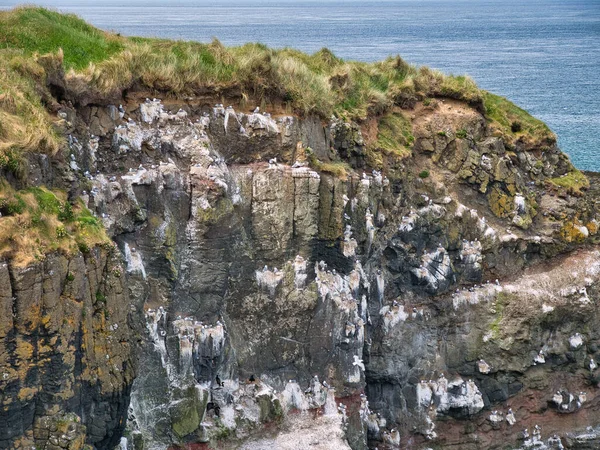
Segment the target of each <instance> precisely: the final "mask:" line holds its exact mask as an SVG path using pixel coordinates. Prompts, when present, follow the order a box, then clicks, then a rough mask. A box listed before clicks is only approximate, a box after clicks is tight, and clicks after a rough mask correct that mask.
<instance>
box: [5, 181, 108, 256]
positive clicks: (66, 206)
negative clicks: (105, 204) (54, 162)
mask: <svg viewBox="0 0 600 450" xmlns="http://www.w3.org/2000/svg"><path fill="white" fill-rule="evenodd" d="M0 213H1V214H2V220H0V257H6V256H10V257H11V258H12V259H13V260H14V261H15V262H16V264H21V265H26V264H28V263H30V262H32V261H39V260H42V259H43V258H44V256H45V255H46V254H48V253H49V252H52V251H60V252H63V253H65V254H67V255H69V254H73V253H74V252H76V251H78V250H81V247H82V245H85V246H87V247H88V248H89V247H90V246H92V245H96V244H101V243H105V242H108V237H107V236H106V234H105V232H104V229H103V228H102V226H101V224H100V222H99V221H98V220H97V219H96V218H95V217H93V216H92V215H91V213H90V211H89V210H88V209H87V208H85V207H84V206H83V204H81V203H79V204H77V205H75V206H73V205H71V204H70V203H69V202H68V201H67V200H66V194H65V193H64V192H57V191H50V190H48V189H45V188H40V187H32V188H28V189H22V190H19V191H17V190H15V189H14V188H12V187H11V186H10V185H9V184H8V183H7V182H6V181H0Z"/></svg>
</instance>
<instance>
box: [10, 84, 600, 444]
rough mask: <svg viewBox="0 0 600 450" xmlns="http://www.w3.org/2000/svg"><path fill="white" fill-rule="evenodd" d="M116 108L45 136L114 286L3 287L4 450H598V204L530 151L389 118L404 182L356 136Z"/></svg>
mask: <svg viewBox="0 0 600 450" xmlns="http://www.w3.org/2000/svg"><path fill="white" fill-rule="evenodd" d="M125 100H126V101H124V102H123V103H124V106H121V107H119V106H117V105H108V106H107V105H88V106H78V107H72V106H70V105H68V104H66V103H65V104H63V106H62V109H61V110H60V112H59V114H61V115H62V116H63V117H64V118H65V120H66V121H67V122H68V127H69V128H68V129H67V133H68V134H69V150H68V152H66V154H65V155H64V156H65V159H66V160H67V161H69V165H70V168H69V169H65V170H66V173H68V176H67V177H70V178H68V181H69V186H70V189H71V191H70V195H71V196H72V197H73V198H77V197H80V198H82V199H83V201H84V202H85V203H86V204H87V206H88V207H89V208H90V209H91V210H92V211H94V212H95V213H96V214H97V215H98V217H101V218H102V221H103V223H104V226H105V227H106V228H107V230H108V232H109V234H110V236H111V237H112V238H113V239H114V241H115V242H116V245H117V247H118V249H119V251H120V255H122V261H123V264H124V266H123V270H122V271H121V270H120V267H121V266H120V264H121V263H120V262H119V258H117V255H116V254H112V255H109V254H108V253H107V251H106V250H102V249H96V250H94V251H93V252H92V253H91V254H88V255H83V256H80V257H78V258H75V259H73V260H71V261H69V260H66V259H65V258H62V257H60V256H56V257H50V258H49V259H47V260H46V261H45V262H43V263H40V264H37V265H34V266H31V267H27V268H25V269H15V268H11V265H10V261H7V262H6V263H5V264H4V266H3V267H4V269H2V268H0V279H2V280H5V281H2V283H0V286H2V289H0V296H2V297H1V299H2V301H1V302H0V304H1V305H3V306H2V307H3V308H5V310H6V311H5V313H4V314H3V315H2V316H3V317H4V319H3V322H1V324H2V327H1V328H0V338H2V339H3V344H2V345H3V347H0V348H1V349H2V352H0V357H1V358H3V359H2V360H1V363H0V366H1V367H2V368H3V370H6V371H7V372H6V373H5V375H4V377H5V378H4V379H3V380H2V381H0V382H1V383H3V384H2V389H3V391H2V393H3V394H2V395H3V396H2V399H3V408H4V409H3V410H2V414H4V417H6V419H5V420H4V421H3V422H2V423H6V425H5V426H4V428H0V431H1V433H0V437H1V438H2V439H3V440H2V441H0V442H3V443H4V444H3V445H5V446H6V447H8V448H12V447H14V448H20V446H21V447H24V446H25V445H30V443H31V442H34V443H35V445H39V446H40V447H41V448H56V446H59V447H61V448H73V449H75V448H81V445H83V442H84V440H85V442H86V443H88V444H91V445H95V446H96V447H97V448H102V449H104V448H111V446H114V445H116V443H117V441H118V439H119V438H120V436H121V431H122V430H123V428H124V427H125V409H126V408H127V406H128V405H129V411H128V417H127V428H128V430H127V436H128V438H127V440H123V441H122V443H121V445H122V446H129V447H132V448H136V449H140V448H144V449H162V448H190V449H191V448H209V447H213V446H220V448H247V449H262V448H290V449H292V448H300V447H304V446H312V447H314V448H322V449H341V448H353V449H363V448H375V447H378V448H380V449H381V448H390V449H391V448H402V449H404V448H411V449H413V448H414V449H426V448H448V449H450V448H456V449H458V448H460V449H491V448H498V449H499V448H565V447H566V448H578V449H584V448H596V447H597V446H598V445H600V440H599V438H598V437H597V434H596V431H595V428H594V427H596V426H598V425H599V424H600V419H599V416H598V412H597V411H598V407H599V404H598V399H597V392H598V387H597V383H598V378H597V371H596V360H597V359H598V358H599V356H598V355H597V353H598V343H599V341H598V340H599V338H600V336H599V334H598V323H599V321H600V318H599V317H598V316H597V313H596V303H597V301H598V300H599V294H598V287H597V286H598V278H599V277H600V252H599V251H598V250H597V249H596V248H595V247H594V245H593V244H594V242H596V241H597V238H596V233H597V231H598V222H597V220H598V218H597V217H596V214H597V213H596V211H597V208H596V202H597V199H599V198H600V197H598V196H597V195H596V194H597V193H596V192H595V185H594V181H595V180H596V178H595V175H593V174H590V177H591V180H592V188H591V189H590V191H589V192H587V193H585V192H579V191H574V190H572V189H571V190H568V189H566V188H565V187H564V185H565V183H561V182H559V181H560V180H563V181H565V180H567V179H569V177H572V176H573V173H574V172H573V168H572V166H571V165H570V163H569V161H568V159H567V158H566V157H565V156H564V155H563V154H562V153H560V151H559V149H558V148H557V147H556V146H555V144H554V143H553V142H540V143H536V144H535V145H532V144H531V143H525V142H519V141H516V142H515V143H508V142H506V141H505V139H503V137H502V136H500V135H497V134H496V133H494V130H492V129H491V128H490V127H489V126H488V124H487V122H486V120H485V118H484V116H483V115H482V114H481V112H479V111H477V110H475V109H473V108H471V107H469V106H467V105H465V104H463V103H460V102H456V101H452V100H448V99H446V100H443V99H439V100H437V101H433V102H428V103H427V105H425V104H424V103H418V104H416V105H415V106H414V107H413V108H412V109H410V110H399V109H398V110H397V111H395V112H394V118H395V119H397V120H402V121H403V123H408V124H409V128H410V130H409V132H410V134H411V135H412V136H414V145H413V151H412V153H411V154H410V155H409V156H399V155H397V154H395V153H393V152H392V153H385V152H380V153H378V154H376V155H373V148H374V146H373V141H374V139H375V137H374V136H377V134H378V127H381V122H379V123H378V122H377V121H376V120H375V121H371V122H369V121H367V122H366V123H363V124H354V123H345V122H344V121H342V120H339V119H332V120H331V121H329V122H321V121H320V120H318V119H316V118H310V117H309V118H300V117H296V116H293V115H286V114H284V113H282V111H279V114H275V113H274V114H273V116H271V115H269V114H267V113H263V112H254V113H242V112H239V111H236V109H235V108H232V107H227V108H224V107H222V106H221V105H217V106H213V105H214V101H210V100H209V99H208V100H203V99H199V98H191V99H188V100H187V101H185V102H183V101H181V102H178V101H175V100H165V101H164V102H163V101H160V100H157V99H153V100H150V99H144V98H143V97H140V96H137V95H135V94H130V95H129V97H127V98H126V99H125ZM238 109H239V107H238ZM373 160H377V161H378V167H377V170H373V168H372V164H373ZM56 164H57V165H59V166H60V165H61V164H62V166H64V163H61V162H60V161H57V162H56ZM557 180H559V181H557ZM2 277H3V278H2ZM4 286H8V287H7V288H5V287H4ZM98 293H100V295H98ZM142 305H143V314H144V316H145V318H144V323H145V329H144V330H142V331H141V334H140V336H142V337H143V342H142V343H141V344H140V346H139V347H134V346H132V342H133V341H134V340H135V339H136V337H137V332H138V331H140V328H139V327H137V328H136V324H137V323H138V317H139V316H138V314H141V311H142ZM128 317H129V319H128ZM134 361H137V363H138V364H139V370H138V371H137V373H138V375H137V378H135V381H134V367H136V364H135V363H134ZM4 368H6V369H4ZM132 383H133V386H132ZM130 391H131V402H130V404H129V395H130ZM16 411H19V413H18V414H17V413H16ZM65 421H67V422H68V425H64V424H65ZM1 426H3V425H0V427H1ZM65 426H68V427H69V431H68V432H67V431H63V428H61V427H65ZM586 427H592V428H591V429H586ZM524 430H525V431H524ZM60 433H64V435H65V436H67V437H69V436H73V437H72V439H71V438H69V439H67V440H68V441H69V442H66V443H65V442H64V439H63V440H62V441H61V440H60V439H59V441H58V443H55V442H54V440H56V439H57V436H59V438H62V435H61V434H60ZM69 433H70V434H69ZM53 439H54V440H53ZM52 446H54V447H52Z"/></svg>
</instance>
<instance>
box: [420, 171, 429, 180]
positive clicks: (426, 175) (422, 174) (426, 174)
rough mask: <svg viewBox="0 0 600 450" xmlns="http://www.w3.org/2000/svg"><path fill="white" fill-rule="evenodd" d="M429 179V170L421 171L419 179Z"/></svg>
mask: <svg viewBox="0 0 600 450" xmlns="http://www.w3.org/2000/svg"><path fill="white" fill-rule="evenodd" d="M428 177H429V170H421V171H420V172H419V178H423V179H425V178H428Z"/></svg>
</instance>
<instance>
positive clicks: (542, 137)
mask: <svg viewBox="0 0 600 450" xmlns="http://www.w3.org/2000/svg"><path fill="white" fill-rule="evenodd" d="M483 101H484V105H485V111H486V117H487V119H488V121H489V122H490V123H491V125H492V127H494V128H495V129H496V130H497V131H498V132H499V133H500V134H501V135H502V137H503V138H504V140H505V141H506V142H507V143H509V144H510V143H514V142H516V141H517V140H518V139H521V140H522V141H524V142H525V144H528V145H532V146H535V145H549V144H553V143H555V142H556V136H555V135H554V133H552V131H550V129H549V128H548V126H547V125H546V124H545V123H544V122H542V121H541V120H538V119H536V118H535V117H533V116H531V115H530V114H529V113H528V112H527V111H525V110H524V109H521V108H519V107H518V106H516V105H515V104H513V103H512V102H510V101H508V100H507V99H505V98H504V97H500V96H498V95H495V94H491V93H489V92H485V93H484V94H483Z"/></svg>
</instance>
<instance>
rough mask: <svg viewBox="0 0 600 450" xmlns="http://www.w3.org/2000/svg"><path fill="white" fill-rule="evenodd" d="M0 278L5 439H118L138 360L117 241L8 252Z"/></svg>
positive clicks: (72, 448)
mask: <svg viewBox="0 0 600 450" xmlns="http://www.w3.org/2000/svg"><path fill="white" fill-rule="evenodd" d="M0 287H1V289H0V305H1V306H2V314H1V315H0V358H1V359H0V367H1V383H2V385H1V387H2V391H1V396H0V399H1V401H2V409H0V447H2V448H23V449H25V448H27V449H29V448H45V449H61V448H62V449H69V450H77V449H81V448H83V446H84V444H85V443H87V444H91V445H93V446H95V447H97V448H112V447H114V446H115V445H116V444H117V443H118V442H119V441H120V437H121V433H122V432H123V430H124V429H125V425H126V420H127V408H128V406H129V396H130V392H131V386H132V383H133V380H134V377H135V367H136V357H135V354H134V351H133V350H134V346H135V340H136V335H135V327H134V326H133V323H132V321H131V316H132V314H135V305H134V304H133V303H130V301H129V298H130V297H129V292H128V291H127V288H126V284H125V274H124V273H123V269H122V264H121V258H120V257H119V256H117V252H115V249H112V248H109V249H104V248H95V249H93V250H91V251H89V252H88V253H86V254H81V255H79V256H77V257H73V258H71V259H68V258H66V257H64V256H61V255H49V256H48V257H47V258H46V260H44V261H43V262H39V263H37V264H33V265H29V266H27V267H15V266H13V265H11V263H10V262H2V263H0ZM139 306H140V307H141V305H139Z"/></svg>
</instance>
